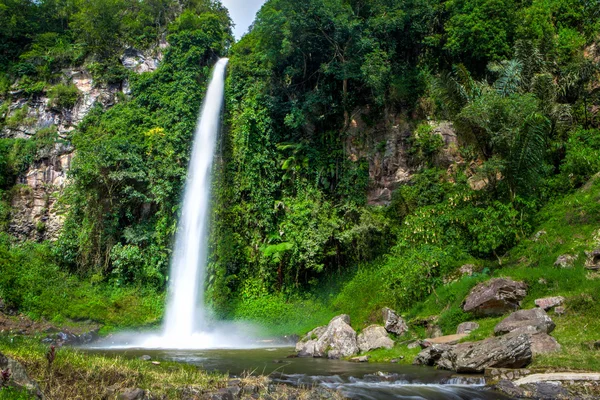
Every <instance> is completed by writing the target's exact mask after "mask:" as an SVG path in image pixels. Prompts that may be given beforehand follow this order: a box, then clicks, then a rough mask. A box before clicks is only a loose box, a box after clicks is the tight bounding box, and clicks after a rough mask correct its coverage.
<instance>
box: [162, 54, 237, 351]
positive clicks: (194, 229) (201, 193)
mask: <svg viewBox="0 0 600 400" xmlns="http://www.w3.org/2000/svg"><path fill="white" fill-rule="evenodd" d="M227 62H228V59H227V58H222V59H220V60H219V61H218V62H217V64H216V66H215V68H214V71H213V75H212V78H211V81H210V84H209V85H208V90H207V92H206V97H205V98H204V104H203V106H202V109H201V111H200V115H199V116H198V122H197V124H196V131H195V132H194V144H193V148H192V155H191V159H190V164H189V167H188V176H187V180H186V184H185V192H184V196H183V209H182V213H181V217H180V219H179V225H178V229H177V234H176V238H175V248H174V252H173V258H172V261H171V273H170V275H169V289H168V300H167V309H166V315H165V323H164V336H165V338H167V339H168V340H169V341H173V340H182V341H184V340H186V339H189V338H192V336H193V335H194V333H196V332H197V331H199V330H202V328H203V327H204V326H205V312H204V293H203V292H204V290H203V286H204V281H205V275H206V261H207V256H208V253H207V248H208V219H209V215H210V201H209V200H210V185H211V172H212V165H213V159H214V153H215V147H216V143H217V136H218V133H219V128H220V125H221V110H222V108H223V97H224V92H225V69H226V67H227Z"/></svg>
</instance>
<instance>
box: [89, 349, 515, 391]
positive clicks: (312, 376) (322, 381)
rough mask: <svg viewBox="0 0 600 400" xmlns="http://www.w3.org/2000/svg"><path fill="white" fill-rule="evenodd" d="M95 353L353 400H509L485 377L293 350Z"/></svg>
mask: <svg viewBox="0 0 600 400" xmlns="http://www.w3.org/2000/svg"><path fill="white" fill-rule="evenodd" d="M88 351H90V352H93V353H100V354H108V355H117V354H118V355H123V356H126V357H131V358H138V357H141V356H142V355H149V356H151V357H152V360H156V361H175V362H182V363H188V364H192V365H197V366H198V367H201V368H203V369H205V370H207V371H218V372H224V373H227V372H228V373H229V374H230V375H232V376H239V375H242V374H245V373H252V374H254V375H271V377H272V379H273V380H274V381H275V382H279V383H284V384H289V385H294V386H299V385H302V386H312V385H322V386H324V387H327V388H330V389H335V390H338V391H339V392H340V393H342V394H343V395H344V396H345V397H348V398H351V399H373V400H380V399H383V400H385V399H412V400H418V399H426V400H445V399H449V400H471V399H473V400H474V399H481V400H496V399H497V400H500V399H508V397H506V396H503V395H501V394H498V393H496V392H493V391H491V390H489V389H488V388H486V387H485V386H484V384H485V382H484V380H483V377H481V376H478V375H474V376H457V375H455V374H453V373H452V372H449V371H441V370H436V369H433V368H428V367H416V366H412V365H399V364H392V363H352V362H348V361H343V360H327V359H321V358H287V357H288V356H289V355H291V354H294V349H293V348H281V347H279V348H263V349H250V350H233V349H215V350H148V349H125V350H116V349H114V350H113V349H90V350H88Z"/></svg>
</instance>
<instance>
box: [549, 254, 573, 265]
mask: <svg viewBox="0 0 600 400" xmlns="http://www.w3.org/2000/svg"><path fill="white" fill-rule="evenodd" d="M576 260H577V256H572V255H570V254H563V255H561V256H558V258H557V259H556V261H555V262H554V266H555V267H560V268H573V264H574V263H575V261H576Z"/></svg>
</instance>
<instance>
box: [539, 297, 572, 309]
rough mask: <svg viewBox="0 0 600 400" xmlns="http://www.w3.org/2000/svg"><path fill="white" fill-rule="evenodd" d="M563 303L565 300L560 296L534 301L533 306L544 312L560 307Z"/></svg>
mask: <svg viewBox="0 0 600 400" xmlns="http://www.w3.org/2000/svg"><path fill="white" fill-rule="evenodd" d="M564 302H565V298H564V297H562V296H555V297H544V298H542V299H537V300H536V301H535V305H536V306H538V307H539V308H541V309H543V310H545V311H548V310H550V309H551V308H554V307H556V306H560V305H562V304H563V303H564Z"/></svg>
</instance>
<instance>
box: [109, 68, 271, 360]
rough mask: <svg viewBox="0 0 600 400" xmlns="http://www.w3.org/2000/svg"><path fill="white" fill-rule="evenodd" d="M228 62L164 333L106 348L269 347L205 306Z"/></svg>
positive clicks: (220, 72) (200, 149)
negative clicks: (217, 318) (214, 170)
mask: <svg viewBox="0 0 600 400" xmlns="http://www.w3.org/2000/svg"><path fill="white" fill-rule="evenodd" d="M227 62H228V59H227V58H222V59H220V60H219V61H218V62H217V63H216V65H215V67H214V71H213V75H212V78H211V81H210V83H209V85H208V89H207V92H206V96H205V98H204V104H203V106H202V109H201V112H200V115H199V117H198V122H197V124H196V130H195V133H194V143H193V147H192V154H191V158H190V164H189V167H188V175H187V180H186V184H185V191H184V196H183V204H182V212H181V217H180V219H179V221H178V228H177V234H176V238H175V247H174V251H173V258H172V260H171V273H170V277H169V289H168V298H167V307H166V313H165V319H164V324H163V331H162V333H160V334H157V333H148V334H140V333H121V334H117V335H112V336H111V337H109V338H108V339H107V341H106V342H105V343H102V344H101V346H102V347H108V348H156V349H181V350H184V349H190V350H191V349H217V348H236V349H243V348H253V347H261V346H266V345H267V343H262V344H261V342H258V341H256V340H252V339H251V338H252V337H254V336H255V333H256V329H255V328H254V327H253V326H252V325H250V324H247V323H235V322H225V321H214V320H211V319H210V318H209V315H207V310H206V309H205V307H204V291H203V286H204V281H205V278H206V263H207V257H208V253H207V248H208V220H209V216H210V187H211V173H212V165H213V159H214V153H215V147H216V143H217V138H218V134H219V129H220V125H221V111H222V108H223V102H224V91H225V71H226V68H227ZM268 345H269V346H273V343H268Z"/></svg>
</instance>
